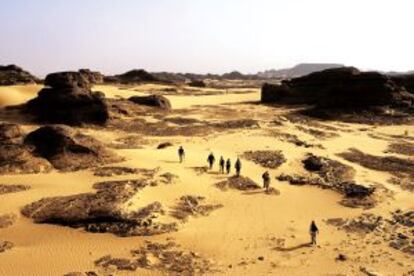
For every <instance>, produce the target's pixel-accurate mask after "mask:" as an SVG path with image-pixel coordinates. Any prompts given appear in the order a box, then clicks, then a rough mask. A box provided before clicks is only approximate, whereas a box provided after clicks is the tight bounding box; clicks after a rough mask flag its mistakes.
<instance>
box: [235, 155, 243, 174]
mask: <svg viewBox="0 0 414 276" xmlns="http://www.w3.org/2000/svg"><path fill="white" fill-rule="evenodd" d="M234 168H235V169H236V175H237V176H240V171H241V161H240V159H239V158H237V161H236V164H234Z"/></svg>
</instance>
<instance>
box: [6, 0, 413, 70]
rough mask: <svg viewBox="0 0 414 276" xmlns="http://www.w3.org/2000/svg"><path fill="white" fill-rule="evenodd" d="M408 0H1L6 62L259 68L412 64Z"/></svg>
mask: <svg viewBox="0 0 414 276" xmlns="http://www.w3.org/2000/svg"><path fill="white" fill-rule="evenodd" d="M413 11H414V1H410V0H346V1H345V0H135V1H134V0H67V1H65V0H0V38H1V39H0V64H10V63H14V64H17V65H20V66H22V67H24V68H25V69H28V70H29V71H31V72H33V73H35V74H37V75H40V76H43V75H45V74H46V73H49V72H55V71H62V70H75V69H78V68H91V69H93V70H99V71H101V72H103V73H106V74H115V73H122V72H125V71H127V70H129V69H132V68H144V69H146V70H148V71H174V72H197V73H207V72H211V73H223V72H228V71H232V70H239V71H241V72H243V73H255V72H257V71H262V70H266V69H271V68H285V67H291V66H293V65H295V64H297V63H302V62H318V63H322V62H329V63H343V64H345V65H353V66H356V67H359V68H361V69H376V70H384V71H391V70H394V71H406V70H414V55H413V52H414V35H413V27H414V16H413V15H412V14H413Z"/></svg>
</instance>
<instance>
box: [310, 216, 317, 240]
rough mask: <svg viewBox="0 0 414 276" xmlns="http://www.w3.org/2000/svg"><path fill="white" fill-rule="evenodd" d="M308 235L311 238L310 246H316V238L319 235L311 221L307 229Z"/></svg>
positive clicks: (313, 222)
mask: <svg viewBox="0 0 414 276" xmlns="http://www.w3.org/2000/svg"><path fill="white" fill-rule="evenodd" d="M309 234H310V236H311V242H310V244H311V245H316V236H317V235H318V234H319V229H318V227H317V226H316V223H315V221H313V220H312V222H311V225H310V228H309Z"/></svg>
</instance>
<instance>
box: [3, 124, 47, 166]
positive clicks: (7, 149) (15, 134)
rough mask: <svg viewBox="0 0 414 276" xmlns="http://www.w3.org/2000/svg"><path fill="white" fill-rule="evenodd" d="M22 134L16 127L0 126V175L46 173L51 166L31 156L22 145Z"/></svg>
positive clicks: (41, 159)
mask: <svg viewBox="0 0 414 276" xmlns="http://www.w3.org/2000/svg"><path fill="white" fill-rule="evenodd" d="M22 140H23V132H22V130H21V128H20V127H19V126H18V125H14V124H1V125H0V174H16V173H39V172H47V171H49V170H50V169H51V168H52V166H51V165H50V163H49V162H48V161H47V160H45V159H43V158H38V157H35V156H33V155H32V153H31V149H30V147H28V146H26V145H23V144H22Z"/></svg>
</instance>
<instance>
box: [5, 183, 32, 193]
mask: <svg viewBox="0 0 414 276" xmlns="http://www.w3.org/2000/svg"><path fill="white" fill-rule="evenodd" d="M29 189H30V186H26V185H20V184H19V185H4V184H0V195H3V194H9V193H18V192H22V191H26V190H29Z"/></svg>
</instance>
